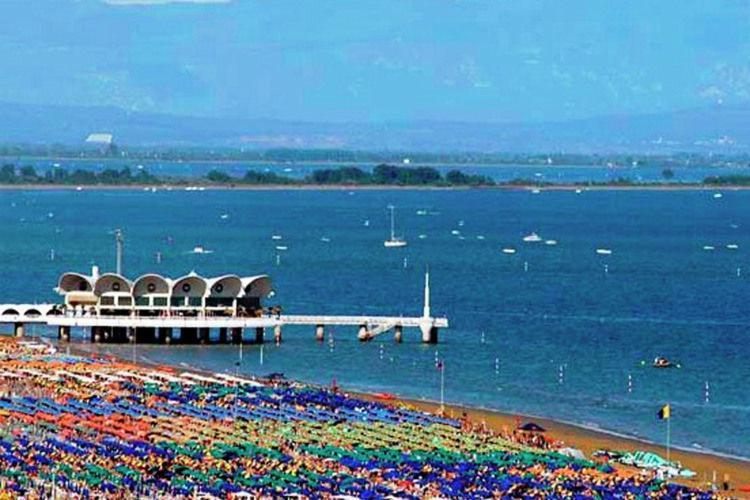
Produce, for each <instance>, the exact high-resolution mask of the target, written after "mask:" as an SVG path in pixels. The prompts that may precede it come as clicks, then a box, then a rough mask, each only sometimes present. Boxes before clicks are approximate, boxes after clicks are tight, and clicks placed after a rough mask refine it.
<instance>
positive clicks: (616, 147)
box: [0, 103, 750, 153]
mask: <svg viewBox="0 0 750 500" xmlns="http://www.w3.org/2000/svg"><path fill="white" fill-rule="evenodd" d="M747 123H750V107H712V108H699V109H689V110H683V111H675V112H668V113H656V114H650V115H629V116H603V117H596V118H590V119H583V120H573V121H564V122H544V123H463V122H436V121H415V122H409V123H405V122H396V123H382V124H375V123H312V122H293V121H279V120H267V119H216V118H200V117H184V116H172V115H159V114H147V113H137V112H128V111H124V110H122V109H118V108H112V107H77V106H38V105H27V104H12V103H0V143H3V144H9V143H29V144H50V143H60V144H66V145H71V146H77V145H83V143H84V141H85V139H86V137H87V136H88V135H89V134H92V133H112V134H114V137H115V142H117V143H119V144H122V145H129V146H183V147H190V146H203V147H205V146H209V147H211V146H213V147H227V146H230V147H245V148H248V149H268V148H333V149H357V150H393V151H413V152H421V151H434V152H445V151H484V152H518V153H524V152H540V151H550V152H559V151H562V152H567V153H598V152H637V153H669V152H676V151H686V152H704V153H705V152H720V153H732V152H737V153H745V152H747V151H748V150H750V127H748V126H747Z"/></svg>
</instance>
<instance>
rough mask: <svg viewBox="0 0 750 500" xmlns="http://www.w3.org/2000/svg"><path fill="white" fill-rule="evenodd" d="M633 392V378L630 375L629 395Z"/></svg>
mask: <svg viewBox="0 0 750 500" xmlns="http://www.w3.org/2000/svg"><path fill="white" fill-rule="evenodd" d="M632 392H633V376H632V375H631V374H629V373H628V394H630V393H632Z"/></svg>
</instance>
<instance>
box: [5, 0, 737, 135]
mask: <svg viewBox="0 0 750 500" xmlns="http://www.w3.org/2000/svg"><path fill="white" fill-rule="evenodd" d="M0 100H2V101H14V102H29V103H43V104H52V103H57V104H76V105H80V104H90V105H115V106H118V107H122V108H125V109H130V110H140V111H153V112H166V113H181V114H191V115H208V116H218V117H228V116H232V117H267V118H281V119H300V120H324V121H332V120H337V121H338V120H356V121H363V120H364V121H383V120H408V119H440V120H470V121H505V120H514V121H515V120H558V119H566V118H572V117H583V116H591V115H600V114H623V113H642V112H650V111H659V110H669V109H677V108H686V107H694V106H704V105H709V104H711V105H713V104H715V103H718V102H723V103H725V104H742V103H746V102H747V101H748V100H750V2H748V1H720V0H703V1H690V0H675V1H672V0H644V1H640V0H629V1H604V0H600V1H593V0H592V1H587V2H582V1H581V2H579V1H573V0H550V1H533V0H513V1H505V0H485V1H472V0H453V1H443V0H340V1H328V0H310V1H308V0H193V1H189V0H179V1H178V0H0Z"/></svg>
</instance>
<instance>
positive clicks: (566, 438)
mask: <svg viewBox="0 0 750 500" xmlns="http://www.w3.org/2000/svg"><path fill="white" fill-rule="evenodd" d="M72 347H73V348H72V349H71V352H73V353H77V354H81V355H90V354H91V353H92V352H96V350H95V349H89V346H88V345H86V344H77V345H74V346H72ZM122 361H123V362H128V360H126V359H122ZM139 364H142V365H144V366H149V363H146V362H144V361H139ZM177 368H179V367H177ZM191 369H192V370H195V368H191ZM197 371H199V372H202V373H205V374H207V375H211V374H212V372H210V371H203V370H197ZM303 382H304V381H303ZM344 390H345V392H347V393H349V394H352V395H354V396H356V397H360V398H362V399H365V400H369V401H382V400H380V399H378V397H376V395H374V394H372V393H366V392H359V391H348V390H346V389H345V388H344ZM397 401H398V402H402V403H404V404H406V405H409V406H411V407H414V408H416V409H419V410H422V411H426V412H430V413H433V414H438V413H439V409H440V408H439V404H438V403H436V402H431V401H422V400H416V399H408V398H398V399H397ZM445 414H446V416H448V417H451V418H461V417H462V415H463V414H466V415H467V416H468V419H469V420H470V421H471V422H472V423H474V424H478V425H482V424H485V425H486V426H487V427H488V428H489V429H491V430H492V431H494V432H496V433H498V434H501V435H507V434H508V433H509V432H510V431H512V429H514V428H515V427H516V426H517V424H518V421H519V420H522V421H523V422H527V421H534V422H537V423H539V424H540V425H542V426H543V427H544V428H545V429H546V430H547V435H548V436H549V437H551V438H553V439H555V440H556V441H559V442H561V444H564V445H565V446H571V447H573V448H577V449H580V450H581V451H583V452H584V454H585V455H586V456H587V457H591V456H592V454H593V453H594V452H595V451H596V450H600V449H607V450H619V451H636V450H642V451H649V452H653V453H656V454H658V455H660V456H662V457H666V447H665V446H662V445H657V444H653V443H649V442H647V441H644V440H639V439H635V438H630V437H626V436H620V435H616V434H613V433H608V432H604V431H598V430H595V429H589V428H585V427H582V426H578V425H573V424H569V423H563V422H558V421H555V420H552V419H549V418H542V417H536V416H534V417H529V416H525V415H517V414H511V413H503V412H500V411H490V410H485V409H479V408H472V407H469V406H461V405H455V404H446V405H445ZM671 458H672V460H674V461H678V462H680V463H681V464H682V465H683V466H684V467H686V468H688V469H690V470H692V471H694V472H696V476H695V477H694V478H692V479H686V478H676V479H675V481H677V482H679V483H682V484H685V485H687V486H692V487H696V488H703V489H707V488H709V487H710V485H711V482H712V480H713V478H714V473H715V477H716V481H717V484H721V482H722V480H723V478H724V477H725V476H724V475H725V474H728V475H729V481H730V487H731V489H732V491H731V492H732V494H733V495H735V496H738V497H740V498H750V493H742V492H739V491H737V488H738V487H740V486H747V485H750V461H745V460H740V459H734V458H729V457H723V456H720V455H715V454H711V453H708V452H699V451H687V450H681V449H674V448H673V449H672V450H671ZM616 467H620V468H627V467H625V466H622V465H617V466H616Z"/></svg>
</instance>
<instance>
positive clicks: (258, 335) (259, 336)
mask: <svg viewBox="0 0 750 500" xmlns="http://www.w3.org/2000/svg"><path fill="white" fill-rule="evenodd" d="M265 330H266V329H265V328H263V327H262V326H259V327H257V328H256V329H255V343H256V344H262V343H263V341H264V340H265V339H264V338H263V334H264V333H265Z"/></svg>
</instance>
